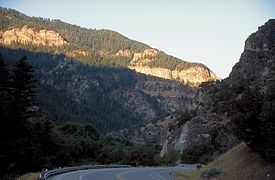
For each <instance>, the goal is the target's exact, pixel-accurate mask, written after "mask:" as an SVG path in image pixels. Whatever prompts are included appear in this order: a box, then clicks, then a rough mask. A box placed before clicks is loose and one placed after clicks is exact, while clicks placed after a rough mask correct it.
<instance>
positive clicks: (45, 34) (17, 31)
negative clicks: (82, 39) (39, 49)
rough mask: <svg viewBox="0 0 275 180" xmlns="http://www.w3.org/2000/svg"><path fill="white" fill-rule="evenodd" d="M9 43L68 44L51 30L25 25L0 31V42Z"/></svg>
mask: <svg viewBox="0 0 275 180" xmlns="http://www.w3.org/2000/svg"><path fill="white" fill-rule="evenodd" d="M11 43H22V44H34V45H43V46H63V45H66V44H68V42H67V41H66V40H65V39H64V38H62V37H61V36H60V35H59V34H58V33H57V32H55V31H53V30H48V29H42V30H40V31H35V30H34V29H32V28H28V27H27V26H23V27H22V28H14V29H9V30H6V31H0V44H5V45H10V44H11Z"/></svg>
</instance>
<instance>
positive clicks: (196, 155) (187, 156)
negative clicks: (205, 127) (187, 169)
mask: <svg viewBox="0 0 275 180" xmlns="http://www.w3.org/2000/svg"><path fill="white" fill-rule="evenodd" d="M212 152H213V148H212V146H211V145H210V144H209V143H206V142H202V143H197V144H193V145H191V146H188V147H187V148H186V149H184V150H183V152H182V155H181V160H182V162H184V163H192V164H193V163H207V162H209V161H210V159H211V153H212Z"/></svg>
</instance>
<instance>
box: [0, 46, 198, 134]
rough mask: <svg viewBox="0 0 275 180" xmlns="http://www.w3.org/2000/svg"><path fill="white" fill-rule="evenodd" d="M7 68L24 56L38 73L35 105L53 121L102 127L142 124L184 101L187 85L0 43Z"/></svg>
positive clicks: (188, 92)
mask: <svg viewBox="0 0 275 180" xmlns="http://www.w3.org/2000/svg"><path fill="white" fill-rule="evenodd" d="M0 53H1V54H2V55H3V57H4V58H5V59H6V62H7V63H8V64H9V66H10V67H12V65H13V64H14V62H15V61H16V59H19V58H20V57H22V56H27V57H28V59H29V62H30V63H31V64H33V66H34V67H35V72H36V73H37V76H38V83H39V85H38V87H37V90H38V96H37V99H38V101H39V102H40V104H41V106H42V107H44V108H45V109H47V110H48V111H49V112H50V113H51V114H52V115H53V116H54V118H56V119H57V121H58V122H60V123H63V122H67V121H77V122H82V123H84V122H90V123H92V124H93V125H94V126H95V127H97V128H98V129H99V130H100V131H103V132H108V131H112V130H117V129H121V128H125V127H130V126H133V125H138V124H143V123H146V122H148V121H150V120H151V119H153V118H154V117H158V116H161V115H163V114H165V113H167V112H169V111H173V110H176V109H179V108H184V107H186V106H188V105H189V103H190V102H191V99H192V97H193V95H194V90H192V88H189V87H186V86H183V85H181V84H180V83H178V82H175V81H168V80H162V79H159V78H155V77H149V76H145V75H142V74H137V73H135V72H133V71H131V70H128V69H125V68H112V67H91V66H87V65H83V64H81V63H78V62H76V61H74V60H72V59H69V58H67V57H66V56H63V55H52V54H49V53H42V52H40V53H39V52H36V53H35V52H31V51H27V50H22V49H19V50H11V49H9V48H4V47H0Z"/></svg>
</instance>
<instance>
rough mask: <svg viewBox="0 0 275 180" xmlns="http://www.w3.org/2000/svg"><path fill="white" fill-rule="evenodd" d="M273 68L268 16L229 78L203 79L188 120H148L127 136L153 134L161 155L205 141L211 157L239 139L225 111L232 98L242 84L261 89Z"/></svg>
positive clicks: (274, 44) (273, 24)
mask: <svg viewBox="0 0 275 180" xmlns="http://www.w3.org/2000/svg"><path fill="white" fill-rule="evenodd" d="M274 69H275V20H269V21H268V22H267V23H265V25H263V26H261V27H259V29H258V31H257V32H256V33H253V34H252V35H250V36H249V38H248V39H247V40H246V43H245V47H244V52H243V53H242V55H241V58H240V61H239V62H238V63H236V65H235V66H234V67H233V68H232V72H231V74H230V75H229V77H228V78H226V79H225V80H222V81H221V82H219V81H217V82H215V83H205V84H203V85H202V86H201V87H200V88H199V91H198V94H197V96H196V99H195V100H194V104H193V106H191V107H192V109H193V110H195V114H194V115H193V116H192V117H190V118H189V119H188V120H187V121H186V120H183V119H181V118H175V119H173V118H171V119H170V118H168V119H167V118H166V120H165V119H162V120H160V121H164V122H166V125H165V126H157V124H158V123H155V125H154V124H152V123H150V124H148V125H147V126H145V127H143V128H140V130H137V133H136V134H134V135H133V136H132V139H131V138H130V139H131V140H132V141H133V142H135V143H138V142H143V143H144V142H146V140H148V139H149V140H152V138H153V137H154V138H156V139H158V138H161V139H158V141H157V142H158V143H159V144H160V145H161V146H162V151H161V154H162V155H163V154H164V153H165V152H167V151H169V150H171V149H177V150H184V149H186V148H188V147H190V146H191V145H194V144H202V143H205V142H208V143H209V145H211V146H212V147H213V152H209V154H210V155H209V156H212V157H213V158H214V157H216V156H218V155H220V154H222V153H223V152H225V151H227V150H228V149H230V148H231V147H233V146H234V145H236V144H237V143H238V142H239V140H238V139H237V138H236V136H235V135H234V133H233V130H232V124H231V117H232V115H231V114H228V108H230V107H231V106H230V103H231V100H234V99H238V97H239V96H240V95H242V91H244V88H245V85H248V86H249V87H252V88H256V89H257V90H261V91H262V92H264V91H265V88H266V86H267V85H268V81H269V79H271V78H274ZM167 127H168V128H167ZM142 130H143V131H142ZM148 132H154V133H148ZM149 135H150V136H149ZM163 138H164V139H163Z"/></svg>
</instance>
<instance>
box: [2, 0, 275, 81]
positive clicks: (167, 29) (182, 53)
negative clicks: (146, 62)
mask: <svg viewBox="0 0 275 180" xmlns="http://www.w3.org/2000/svg"><path fill="white" fill-rule="evenodd" d="M0 5H1V6H3V7H9V8H12V9H16V10H19V11H21V12H23V13H25V14H27V15H30V16H40V17H45V18H51V19H61V20H63V21H65V22H69V23H72V24H77V25H80V26H82V27H87V28H96V29H111V30H115V31H118V32H120V33H122V34H123V35H125V36H127V37H129V38H131V39H135V40H137V41H140V42H144V43H146V44H148V45H150V46H152V47H154V48H157V49H159V50H163V51H164V52H166V53H168V54H171V55H173V56H176V57H178V58H181V59H183V60H187V61H195V62H201V63H204V64H205V65H207V66H208V67H209V68H210V69H211V70H213V71H214V72H215V73H216V74H217V75H218V76H219V77H222V78H224V77H227V76H228V74H229V73H230V71H231V68H232V66H233V65H234V64H235V63H236V62H237V61H238V60H239V57H240V55H241V53H242V51H243V47H244V41H245V39H246V38H247V37H248V36H249V35H250V34H251V33H253V32H255V31H256V30H257V28H258V26H260V25H262V24H264V23H265V22H266V21H267V20H268V19H270V18H275V0H97V1H96V0H77V1H76V0H0Z"/></svg>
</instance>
